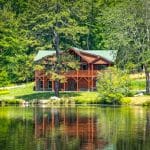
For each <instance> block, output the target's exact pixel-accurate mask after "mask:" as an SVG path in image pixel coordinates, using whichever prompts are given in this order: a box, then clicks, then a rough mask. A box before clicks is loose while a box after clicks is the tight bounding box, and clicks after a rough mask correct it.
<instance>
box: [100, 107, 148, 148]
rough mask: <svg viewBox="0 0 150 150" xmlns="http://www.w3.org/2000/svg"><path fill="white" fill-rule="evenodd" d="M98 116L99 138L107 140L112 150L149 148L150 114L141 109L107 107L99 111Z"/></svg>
mask: <svg viewBox="0 0 150 150" xmlns="http://www.w3.org/2000/svg"><path fill="white" fill-rule="evenodd" d="M99 114H100V115H99V119H98V126H99V127H100V128H101V131H102V132H101V135H99V136H102V137H104V139H105V140H108V142H109V145H111V146H113V148H114V149H117V150H121V149H125V150H126V149H128V150H133V149H144V148H147V147H150V134H149V132H150V122H149V120H150V114H148V112H147V113H146V111H145V109H143V108H142V107H134V108H130V107H122V108H114V109H113V108H109V107H108V108H105V109H100V113H99ZM146 114H147V118H146ZM148 117H149V118H148ZM146 120H147V121H146ZM145 126H146V129H145ZM145 131H146V134H147V135H146V134H145ZM144 135H145V137H144ZM148 141H149V142H148Z"/></svg>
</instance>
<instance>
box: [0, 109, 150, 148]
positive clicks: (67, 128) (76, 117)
mask: <svg viewBox="0 0 150 150" xmlns="http://www.w3.org/2000/svg"><path fill="white" fill-rule="evenodd" d="M0 150H150V108H143V107H116V108H115V107H90V106H89V107H81V106H80V107H79V106H78V107H72V108H69V107H58V108H39V107H26V108H23V107H0Z"/></svg>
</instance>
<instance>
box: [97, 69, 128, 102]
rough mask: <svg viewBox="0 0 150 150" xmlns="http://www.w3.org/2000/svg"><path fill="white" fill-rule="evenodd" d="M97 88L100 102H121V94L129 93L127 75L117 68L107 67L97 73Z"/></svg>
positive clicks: (126, 94)
mask: <svg viewBox="0 0 150 150" xmlns="http://www.w3.org/2000/svg"><path fill="white" fill-rule="evenodd" d="M97 89H98V92H99V94H100V97H101V99H100V102H101V103H104V104H121V99H122V97H123V96H128V94H129V93H130V81H129V77H128V75H127V74H126V72H124V71H120V70H118V69H117V68H108V69H107V70H106V71H104V72H100V73H99V75H98V81H97Z"/></svg>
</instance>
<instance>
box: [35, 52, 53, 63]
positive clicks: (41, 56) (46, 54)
mask: <svg viewBox="0 0 150 150" xmlns="http://www.w3.org/2000/svg"><path fill="white" fill-rule="evenodd" d="M53 54H55V50H40V51H39V52H38V54H37V55H36V56H35V58H34V61H38V60H40V59H42V58H44V57H46V56H50V55H53Z"/></svg>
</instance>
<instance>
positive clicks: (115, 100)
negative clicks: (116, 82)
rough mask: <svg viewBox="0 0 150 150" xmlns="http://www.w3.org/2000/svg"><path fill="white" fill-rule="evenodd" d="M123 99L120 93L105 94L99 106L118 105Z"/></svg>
mask: <svg viewBox="0 0 150 150" xmlns="http://www.w3.org/2000/svg"><path fill="white" fill-rule="evenodd" d="M122 98H123V95H122V94H120V93H116V94H106V95H103V96H102V97H101V99H100V103H101V104H109V105H112V104H113V105H120V104H121V99H122Z"/></svg>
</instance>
